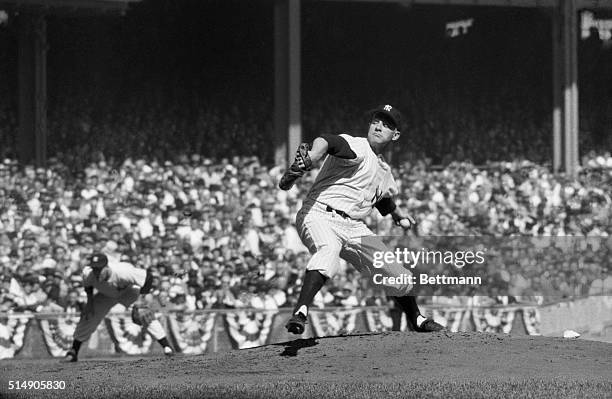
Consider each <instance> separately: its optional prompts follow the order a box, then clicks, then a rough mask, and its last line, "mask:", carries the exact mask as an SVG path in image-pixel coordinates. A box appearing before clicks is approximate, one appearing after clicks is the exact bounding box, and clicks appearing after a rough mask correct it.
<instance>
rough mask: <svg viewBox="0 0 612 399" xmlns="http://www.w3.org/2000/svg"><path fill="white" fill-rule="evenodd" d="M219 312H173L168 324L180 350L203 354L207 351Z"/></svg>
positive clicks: (169, 316)
mask: <svg viewBox="0 0 612 399" xmlns="http://www.w3.org/2000/svg"><path fill="white" fill-rule="evenodd" d="M216 317H217V313H204V314H193V313H172V314H169V315H168V326H169V329H170V332H171V334H172V336H173V337H174V340H175V341H176V343H177V345H178V347H179V349H180V351H181V352H182V353H187V354H193V355H197V354H201V353H204V352H205V351H206V346H207V345H208V341H209V340H210V338H211V336H212V333H213V327H214V326H215V318H216Z"/></svg>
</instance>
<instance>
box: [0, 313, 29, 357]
mask: <svg viewBox="0 0 612 399" xmlns="http://www.w3.org/2000/svg"><path fill="white" fill-rule="evenodd" d="M29 320H30V317H29V315H24V316H23V317H0V359H8V358H11V357H14V356H15V355H16V354H17V353H18V352H19V351H20V350H21V348H23V344H24V337H25V333H26V330H27V327H28V322H29Z"/></svg>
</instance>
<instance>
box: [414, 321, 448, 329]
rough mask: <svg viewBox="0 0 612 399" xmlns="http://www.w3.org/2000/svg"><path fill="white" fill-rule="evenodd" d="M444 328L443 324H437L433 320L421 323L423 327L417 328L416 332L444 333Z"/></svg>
mask: <svg viewBox="0 0 612 399" xmlns="http://www.w3.org/2000/svg"><path fill="white" fill-rule="evenodd" d="M442 330H444V327H442V325H441V324H438V323H436V322H435V321H433V320H432V319H427V320H425V321H424V322H422V323H421V327H417V328H416V331H418V332H436V331H442Z"/></svg>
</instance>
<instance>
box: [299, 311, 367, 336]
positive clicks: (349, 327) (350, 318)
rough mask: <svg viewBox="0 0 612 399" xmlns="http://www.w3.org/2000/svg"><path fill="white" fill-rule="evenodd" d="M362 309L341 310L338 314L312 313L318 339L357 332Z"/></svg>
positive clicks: (311, 316)
mask: <svg viewBox="0 0 612 399" xmlns="http://www.w3.org/2000/svg"><path fill="white" fill-rule="evenodd" d="M361 312H362V311H361V310H360V309H351V310H339V311H336V312H317V311H313V312H312V313H310V319H311V320H312V327H313V329H314V333H315V335H316V336H318V337H325V336H330V335H340V334H350V333H352V332H353V331H354V330H355V320H356V319H357V315H358V314H359V313H361Z"/></svg>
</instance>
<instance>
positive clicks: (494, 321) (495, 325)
mask: <svg viewBox="0 0 612 399" xmlns="http://www.w3.org/2000/svg"><path fill="white" fill-rule="evenodd" d="M515 312H516V310H514V309H512V310H506V309H503V308H499V309H486V308H485V309H478V308H474V309H472V321H473V322H474V326H475V327H476V331H480V332H492V333H504V334H509V333H510V331H511V330H512V323H513V322H514V313H515Z"/></svg>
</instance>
